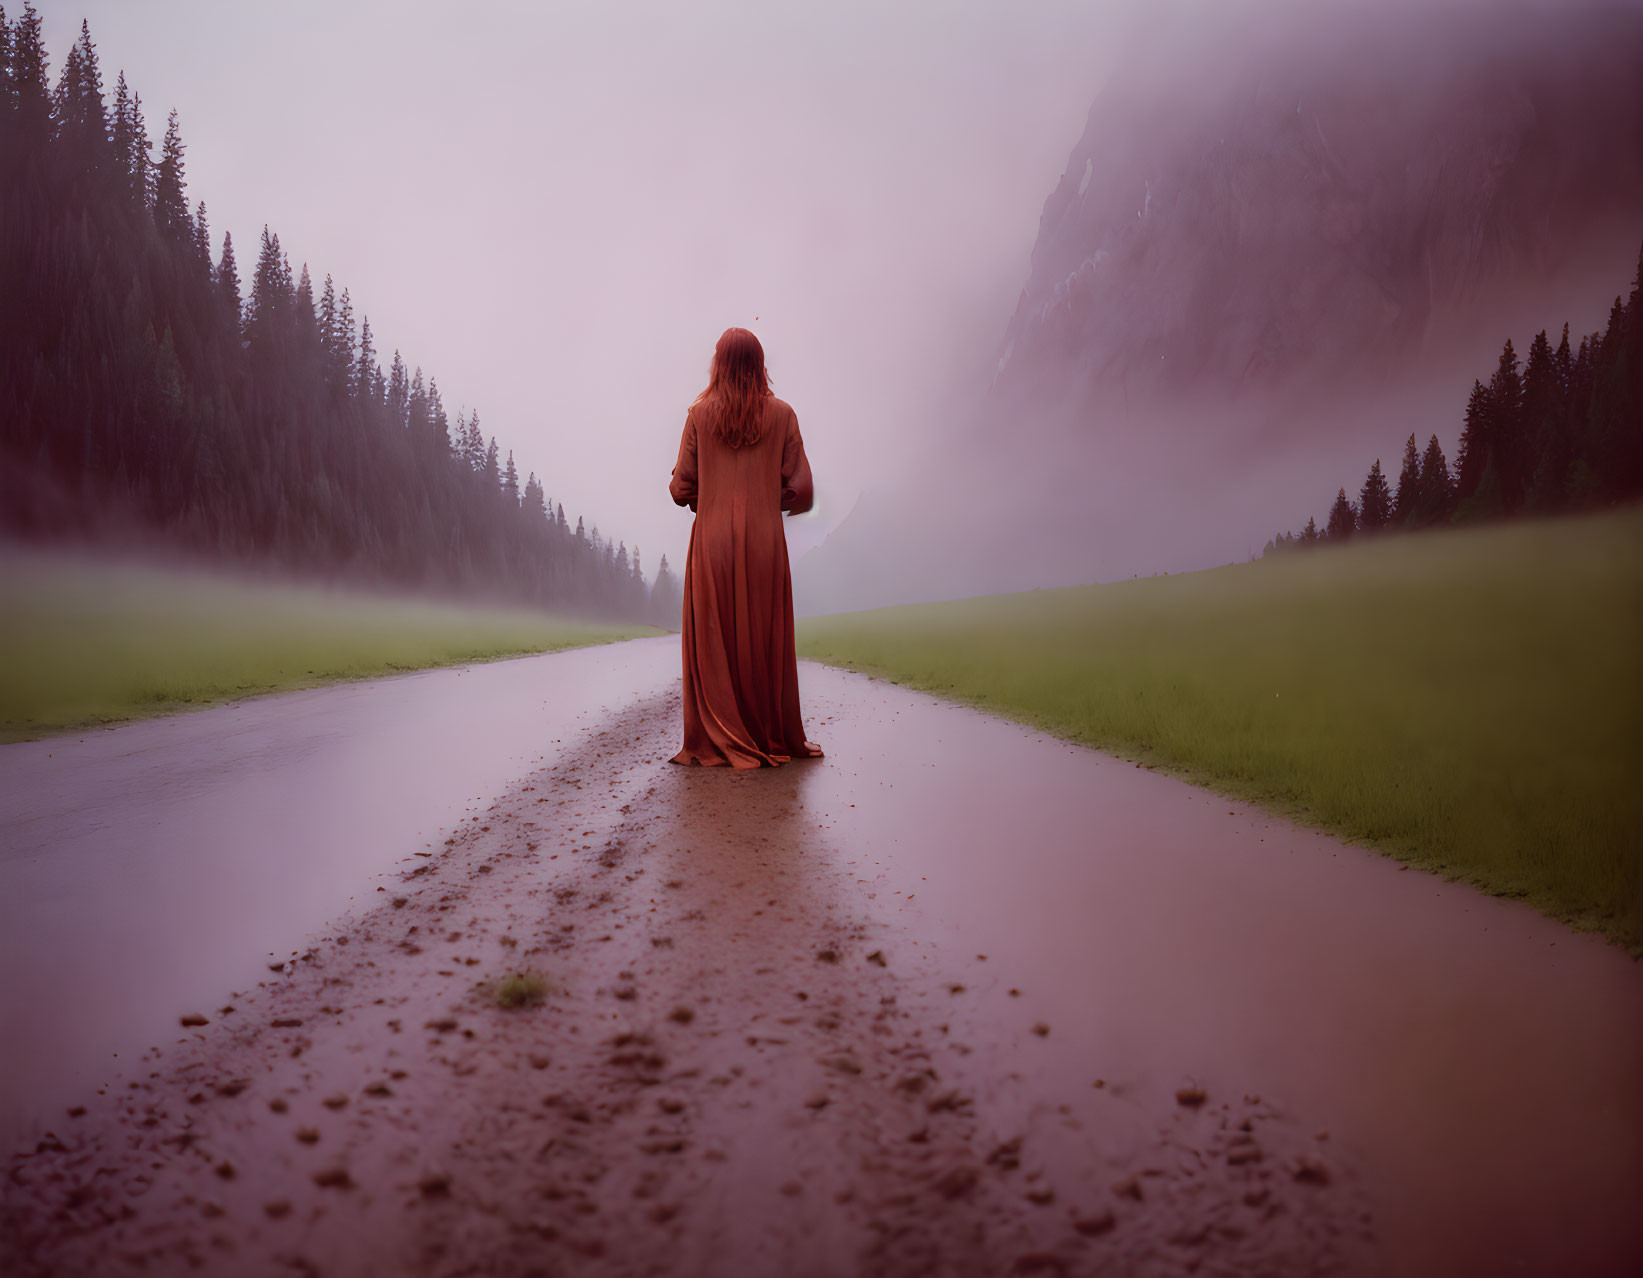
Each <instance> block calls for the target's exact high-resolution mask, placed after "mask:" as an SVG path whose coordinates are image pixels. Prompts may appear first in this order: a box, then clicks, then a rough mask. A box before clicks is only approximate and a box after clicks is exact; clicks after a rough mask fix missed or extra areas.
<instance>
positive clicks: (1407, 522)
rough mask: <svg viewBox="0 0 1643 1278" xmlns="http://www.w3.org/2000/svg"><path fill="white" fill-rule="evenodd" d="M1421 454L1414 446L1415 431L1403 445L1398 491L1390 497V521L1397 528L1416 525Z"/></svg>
mask: <svg viewBox="0 0 1643 1278" xmlns="http://www.w3.org/2000/svg"><path fill="white" fill-rule="evenodd" d="M1420 491H1421V454H1420V449H1418V448H1417V447H1415V432H1414V431H1410V432H1409V440H1408V442H1407V443H1405V444H1404V446H1403V469H1402V470H1400V471H1399V472H1398V491H1397V494H1396V495H1395V496H1394V497H1393V499H1392V523H1393V525H1394V526H1396V527H1399V528H1414V527H1416V526H1417V520H1418V517H1419V516H1418V514H1417V508H1418V507H1419V505H1420Z"/></svg>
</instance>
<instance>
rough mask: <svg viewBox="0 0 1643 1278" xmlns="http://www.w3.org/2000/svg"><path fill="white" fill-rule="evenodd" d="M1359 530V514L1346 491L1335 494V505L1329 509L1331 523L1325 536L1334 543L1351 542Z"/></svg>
mask: <svg viewBox="0 0 1643 1278" xmlns="http://www.w3.org/2000/svg"><path fill="white" fill-rule="evenodd" d="M1357 530H1358V512H1357V510H1356V509H1355V508H1354V507H1353V505H1352V503H1351V502H1350V501H1349V500H1348V499H1347V496H1346V489H1344V488H1343V489H1341V490H1340V491H1339V492H1338V493H1336V494H1335V504H1334V505H1333V506H1331V507H1330V508H1329V523H1328V526H1327V527H1326V528H1325V529H1324V536H1325V537H1327V538H1328V539H1329V540H1330V541H1333V542H1342V541H1350V540H1351V539H1352V534H1353V533H1355V532H1356V531H1357Z"/></svg>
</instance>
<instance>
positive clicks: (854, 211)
mask: <svg viewBox="0 0 1643 1278" xmlns="http://www.w3.org/2000/svg"><path fill="white" fill-rule="evenodd" d="M39 8H40V12H41V13H42V16H43V17H44V20H45V33H46V38H47V42H48V47H49V50H50V53H51V63H52V66H51V69H52V74H53V77H55V75H56V74H57V72H58V71H59V70H60V68H61V65H62V60H63V56H64V54H65V53H66V51H67V48H68V45H69V44H70V42H71V41H72V39H73V37H74V35H75V33H76V32H77V30H78V27H79V23H80V19H81V18H82V17H85V18H89V19H90V21H91V30H92V38H93V40H94V41H95V42H96V44H97V46H98V51H99V55H100V58H101V62H102V68H103V73H104V79H105V85H106V88H107V92H108V96H109V98H110V99H112V95H113V86H114V81H115V77H116V75H117V73H118V72H119V71H120V70H121V69H122V68H123V69H124V70H125V72H126V78H127V80H128V82H129V83H130V84H131V85H132V86H133V87H134V88H136V89H137V90H138V91H139V92H140V93H141V94H142V95H143V103H144V109H145V112H146V115H147V120H148V124H149V129H150V132H151V133H152V134H153V135H154V136H155V138H156V141H158V138H159V135H160V134H161V133H162V132H163V131H164V128H165V117H166V113H167V111H168V110H169V109H170V108H172V107H176V108H177V110H178V112H179V113H180V123H181V127H182V132H183V138H184V141H185V142H186V143H187V146H188V151H187V175H188V180H189V194H190V199H191V201H193V200H198V199H202V198H203V199H204V200H205V201H206V205H207V209H208V213H209V216H210V223H211V228H212V232H213V242H214V246H215V247H216V248H220V245H221V236H222V232H223V231H224V230H229V231H232V232H233V235H234V240H235V245H236V250H237V253H238V256H239V260H240V264H241V274H242V278H244V277H245V276H248V274H249V267H250V265H251V263H252V262H253V261H254V257H255V251H256V244H257V240H258V237H259V236H260V234H261V230H262V226H263V223H264V222H267V223H268V224H269V225H270V227H271V228H272V229H273V230H274V231H276V232H277V233H278V234H279V236H280V240H281V243H282V245H283V246H284V247H285V249H286V250H287V252H288V253H289V255H290V257H291V261H292V264H293V266H294V267H300V265H301V264H302V263H303V262H305V261H306V262H307V263H308V264H309V266H310V269H311V270H312V272H313V273H314V276H315V284H316V288H317V286H318V284H319V281H320V280H322V279H323V278H324V276H325V274H326V273H327V272H330V273H331V274H332V275H333V276H334V277H335V278H336V279H337V281H338V283H339V286H340V285H343V284H345V285H347V286H348V288H349V289H351V291H352V294H353V298H354V303H355V309H356V314H358V313H359V312H360V311H364V312H365V313H367V314H369V316H370V318H371V324H372V327H373V329H374V330H375V333H376V335H377V340H378V344H379V347H380V348H381V349H382V352H383V363H384V364H385V365H386V364H387V362H388V361H389V359H390V358H391V357H392V353H393V350H394V349H395V348H396V347H397V348H398V349H399V350H400V351H401V352H402V353H403V355H404V357H405V360H406V363H407V364H408V365H409V366H412V367H414V366H416V365H418V364H420V365H422V366H423V367H424V369H425V370H426V371H429V372H432V373H433V374H434V375H436V376H437V377H438V379H439V385H440V389H441V392H442V393H443V396H444V399H445V403H446V405H447V406H448V407H449V409H450V410H451V411H452V413H453V416H454V414H455V412H456V411H457V410H458V409H465V408H472V407H477V408H478V409H479V412H480V418H481V424H482V426H483V427H484V429H485V431H486V433H487V434H490V433H493V432H494V433H495V434H497V435H498V437H499V438H500V440H501V442H502V445H503V448H504V450H506V449H507V448H509V447H511V448H512V449H513V450H514V454H515V458H516V461H517V463H518V465H519V469H520V474H521V476H523V475H524V473H525V472H526V471H530V470H534V471H535V472H536V473H537V474H538V475H539V476H541V477H542V478H543V480H544V483H545V484H546V486H547V490H548V493H549V495H550V497H552V498H553V499H554V500H556V501H558V502H561V503H563V505H564V507H565V510H566V512H567V513H568V514H569V515H570V516H571V518H572V519H573V520H574V519H575V517H576V516H577V515H578V514H581V515H583V516H585V517H586V518H587V520H588V522H589V524H590V525H591V524H594V523H597V524H598V525H599V527H600V529H601V531H602V532H603V533H605V534H606V535H607V536H611V537H616V538H622V539H625V540H626V541H627V543H628V544H629V545H630V546H632V545H633V544H635V543H637V544H638V545H639V546H640V547H642V548H643V551H644V564H645V568H646V570H647V572H653V571H654V569H655V566H656V562H657V558H658V555H659V553H661V552H664V551H665V552H666V553H667V554H668V556H669V558H670V560H672V562H673V563H674V564H675V566H676V567H678V566H681V565H682V559H683V551H684V545H685V539H686V537H687V535H688V530H689V516H688V513H687V512H682V511H679V510H677V509H676V508H675V507H674V506H672V504H671V503H670V502H669V500H668V497H667V492H666V485H667V479H668V474H669V471H670V469H671V467H672V464H673V457H674V453H675V450H676V449H677V447H678V432H679V427H680V425H681V424H682V422H683V418H684V411H685V407H686V405H687V404H688V402H689V400H690V399H691V398H692V397H693V396H694V394H695V393H696V391H697V390H699V389H700V387H701V385H702V383H703V381H704V379H705V372H706V366H707V360H708V358H709V356H710V354H711V351H712V346H713V342H714V341H715V339H716V338H717V337H718V335H719V333H720V332H721V331H722V330H723V329H724V328H726V327H727V326H729V325H732V324H741V325H746V326H749V327H751V328H753V329H754V330H755V331H756V332H757V333H758V334H759V335H760V337H761V339H763V341H764V343H765V349H766V352H767V356H768V358H769V362H770V366H771V372H772V376H773V379H774V384H775V388H776V390H777V393H778V394H780V395H782V396H783V397H784V398H787V399H788V400H790V402H792V403H793V405H794V407H795V408H796V409H797V411H798V414H799V420H800V423H801V425H802V427H803V428H804V431H805V437H806V442H807V445H808V447H809V450H810V453H811V459H812V464H813V466H814V469H815V472H816V476H817V494H818V499H817V503H816V512H815V513H814V514H812V515H810V516H806V517H804V518H802V519H800V520H796V521H790V526H789V538H790V542H791V544H792V546H793V549H794V551H795V552H799V551H802V550H803V549H805V548H807V547H808V546H810V545H812V544H814V543H815V542H817V541H819V540H820V538H821V537H822V536H823V535H824V534H825V533H826V532H827V531H828V529H829V528H830V527H831V526H833V524H835V523H836V522H837V521H838V520H839V519H840V518H842V517H843V515H844V514H845V513H846V512H847V511H848V509H849V507H850V505H851V503H852V502H853V501H854V499H855V497H856V496H857V494H858V493H859V492H860V491H861V490H862V489H863V488H864V487H865V486H867V485H870V484H871V483H872V482H873V480H874V476H875V474H876V473H878V472H879V471H880V470H882V469H884V468H887V467H888V466H890V465H891V464H892V463H893V462H894V461H895V460H896V459H897V458H898V457H899V456H901V455H902V454H903V453H904V451H905V450H907V449H910V448H913V447H917V446H918V441H919V434H920V432H921V431H922V430H926V429H928V428H929V426H930V424H931V423H932V422H933V421H936V420H939V418H940V417H941V416H942V414H943V412H944V408H945V405H947V404H949V403H952V402H954V397H955V396H958V395H962V394H965V393H967V392H969V391H970V390H972V389H973V388H974V387H976V386H977V385H978V384H982V383H984V382H985V378H986V375H987V373H988V372H989V371H990V368H991V363H992V356H993V354H994V353H995V347H996V343H997V340H998V336H999V334H1000V333H1001V332H1002V329H1003V326H1004V323H1005V321H1006V320H1007V318H1008V316H1009V313H1010V310H1011V308H1012V307H1013V305H1014V302H1015V298H1016V294H1017V292H1018V291H1019V289H1020V287H1021V285H1022V283H1023V281H1024V280H1025V278H1026V273H1027V265H1028V254H1029V253H1030V251H1031V248H1032V245H1033V241H1034V237H1035V235H1036V233H1037V229H1038V214H1039V210H1040V206H1041V204H1042V201H1043V199H1044V196H1045V194H1046V193H1047V192H1048V191H1049V190H1050V189H1051V188H1052V187H1053V186H1054V184H1055V182H1056V180H1057V178H1058V176H1059V174H1060V170H1061V166H1062V164H1063V163H1064V162H1065V159H1066V156H1067V153H1068V150H1069V148H1070V146H1071V144H1072V142H1073V141H1074V140H1075V139H1076V138H1077V137H1078V134H1079V132H1080V130H1081V129H1082V127H1083V122H1084V116H1085V113H1086V112H1087V110H1088V108H1089V104H1090V101H1091V99H1092V98H1093V96H1094V94H1095V91H1096V89H1097V88H1098V87H1099V84H1100V80H1101V78H1102V73H1103V65H1104V58H1105V57H1106V52H1105V51H1106V50H1109V49H1111V48H1112V47H1113V46H1114V41H1113V40H1112V38H1111V37H1110V36H1104V32H1107V31H1108V30H1109V29H1110V21H1109V19H1110V14H1111V6H1109V5H1101V4H1092V3H1079V2H1077V0H1040V2H1036V3H1034V2H1027V3H1020V4H993V3H976V2H974V0H971V2H966V3H916V4H915V3H903V4H882V3H871V2H868V3H857V2H839V3H827V4H775V3H768V2H766V3H759V2H757V0H754V2H749V3H737V2H733V0H717V2H715V3H711V4H703V3H692V4H681V3H649V4H619V3H548V4H531V3H507V2H505V0H488V2H483V3H464V4H450V3H447V4H439V5H433V4H416V3H387V2H385V0H374V2H373V0H285V2H282V3H279V4H277V5H255V6H253V5H242V4H227V3H222V2H221V0H144V2H143V3H140V4H139V3H132V2H131V0H45V2H44V3H43V4H41V5H40V6H39Z"/></svg>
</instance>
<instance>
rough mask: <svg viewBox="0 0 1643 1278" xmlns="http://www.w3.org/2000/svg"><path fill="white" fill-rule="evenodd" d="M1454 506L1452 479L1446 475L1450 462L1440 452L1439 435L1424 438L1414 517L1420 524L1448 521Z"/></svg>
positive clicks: (1453, 484)
mask: <svg viewBox="0 0 1643 1278" xmlns="http://www.w3.org/2000/svg"><path fill="white" fill-rule="evenodd" d="M1454 508H1455V483H1454V480H1453V479H1452V478H1450V475H1449V462H1448V460H1447V459H1446V458H1445V457H1444V455H1443V447H1442V445H1440V444H1439V443H1438V437H1437V436H1436V435H1433V436H1432V438H1431V439H1429V440H1427V442H1426V452H1425V453H1423V454H1422V455H1421V477H1420V498H1419V501H1418V503H1417V505H1416V508H1415V510H1416V514H1415V521H1416V523H1417V525H1419V526H1420V527H1426V526H1427V525H1430V524H1436V523H1444V522H1447V521H1448V519H1449V516H1450V515H1451V514H1452V513H1453V512H1454Z"/></svg>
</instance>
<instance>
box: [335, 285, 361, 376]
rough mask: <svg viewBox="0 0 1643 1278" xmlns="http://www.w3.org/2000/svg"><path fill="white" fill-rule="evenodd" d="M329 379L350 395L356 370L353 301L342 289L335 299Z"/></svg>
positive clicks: (345, 290) (346, 291)
mask: <svg viewBox="0 0 1643 1278" xmlns="http://www.w3.org/2000/svg"><path fill="white" fill-rule="evenodd" d="M328 349H329V352H330V367H331V381H332V385H333V386H335V387H336V388H337V390H338V392H339V393H342V394H348V395H352V394H353V393H354V388H355V386H354V379H355V378H356V377H357V376H358V371H357V370H356V368H355V367H354V301H353V298H351V297H349V296H348V290H347V289H343V290H342V297H341V298H340V299H338V301H337V320H336V323H335V324H333V325H332V327H331V345H330V347H329V348H328Z"/></svg>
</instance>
